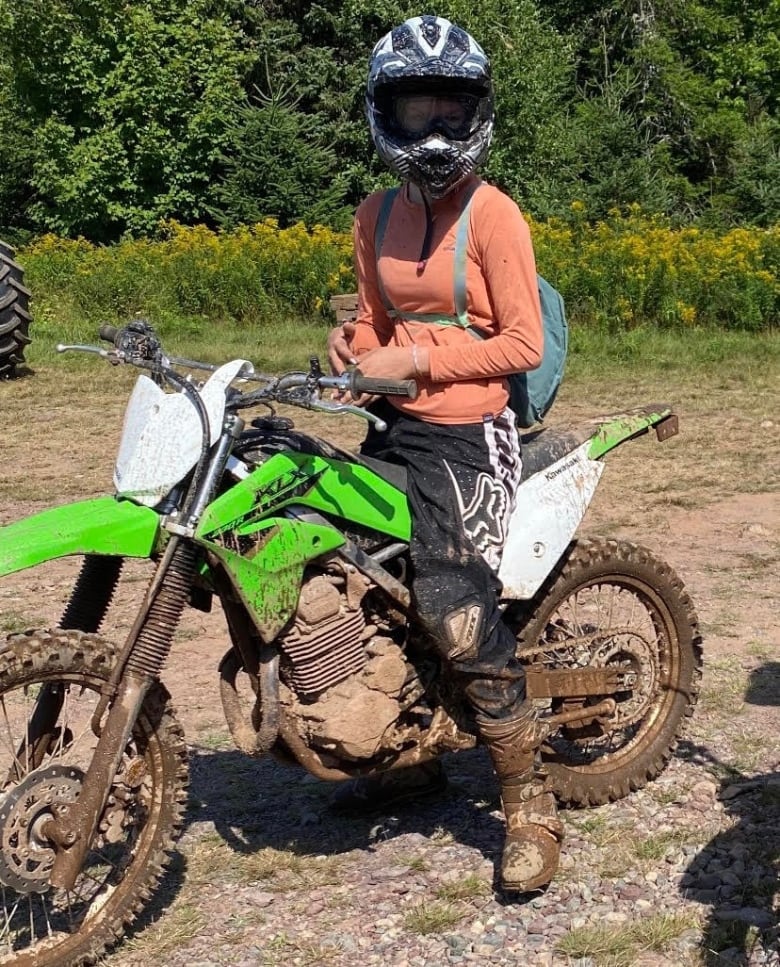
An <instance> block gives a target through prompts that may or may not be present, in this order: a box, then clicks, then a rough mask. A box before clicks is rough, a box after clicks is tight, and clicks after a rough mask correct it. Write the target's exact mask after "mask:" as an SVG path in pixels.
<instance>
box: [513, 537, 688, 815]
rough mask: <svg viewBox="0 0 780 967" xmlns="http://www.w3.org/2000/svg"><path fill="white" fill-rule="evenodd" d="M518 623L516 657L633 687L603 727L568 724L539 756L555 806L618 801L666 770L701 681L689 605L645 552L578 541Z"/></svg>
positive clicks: (554, 706) (573, 703) (556, 702)
mask: <svg viewBox="0 0 780 967" xmlns="http://www.w3.org/2000/svg"><path fill="white" fill-rule="evenodd" d="M536 600H537V601H539V602H540V603H539V604H538V606H537V607H536V609H535V610H532V611H531V613H530V614H529V613H528V612H526V613H525V614H524V615H522V616H520V615H516V618H518V619H519V620H518V625H519V632H518V653H519V655H520V657H521V658H522V659H523V660H524V661H526V662H534V663H539V664H542V665H544V666H545V667H547V668H549V669H556V668H557V669H562V668H568V669H572V670H576V669H581V668H586V667H589V666H590V667H599V668H605V667H615V668H617V669H619V670H620V671H621V672H624V673H627V676H628V677H630V678H632V679H633V681H634V684H633V685H631V686H630V687H627V688H626V689H625V690H624V691H621V692H618V693H617V694H615V695H612V696H611V697H612V698H614V699H615V701H616V703H617V707H616V710H615V713H614V715H613V716H611V717H610V718H609V720H608V721H607V722H605V723H599V722H594V721H591V722H590V723H585V724H582V723H580V724H578V723H572V724H571V725H569V726H563V727H561V728H560V729H558V730H557V731H556V732H554V733H552V734H551V735H550V736H549V738H548V739H547V742H546V743H545V745H544V747H543V749H542V755H543V758H544V762H545V769H546V770H547V771H548V773H549V776H550V780H549V781H550V784H551V786H552V789H553V791H554V792H555V793H556V795H557V796H558V798H559V799H560V800H561V801H562V802H565V803H568V804H570V805H576V806H587V805H599V804H601V803H605V802H609V801H610V800H615V799H620V798H622V797H623V796H626V795H627V794H628V793H629V792H631V791H632V790H636V789H641V788H642V787H643V786H644V785H646V783H647V782H649V781H650V780H651V779H654V778H655V777H656V776H657V775H658V774H659V773H660V772H661V771H662V769H663V768H664V766H665V765H666V763H667V762H668V760H669V758H670V756H671V754H672V751H673V749H674V746H675V743H676V741H677V738H678V734H679V732H680V729H681V726H682V723H683V721H684V720H685V718H686V716H689V715H691V714H692V712H693V708H694V705H695V703H696V700H697V697H698V692H699V684H700V679H701V638H700V635H699V628H698V623H697V620H696V615H695V613H694V609H693V604H692V602H691V599H690V598H689V596H688V594H687V593H686V592H685V590H684V588H683V584H682V582H681V581H680V579H679V578H678V577H677V575H676V574H675V573H674V571H673V570H672V569H671V568H670V567H669V566H668V565H666V564H664V563H662V562H661V561H659V560H657V559H656V558H654V557H653V556H652V554H651V553H650V552H649V551H648V550H646V549H645V548H642V547H638V546H637V545H634V544H630V543H627V542H623V541H614V540H600V539H593V540H584V541H576V542H574V543H573V544H572V545H571V546H570V547H569V550H568V552H567V554H566V557H565V558H564V562H563V564H562V565H561V566H560V567H559V568H558V570H557V572H556V573H555V574H554V575H553V577H552V578H551V580H550V582H549V583H548V585H547V586H546V588H545V589H544V590H543V592H542V593H540V595H539V597H538V598H537V599H536ZM607 697H610V696H607V695H595V696H588V697H587V698H583V699H579V700H577V699H565V700H564V699H547V700H545V701H546V702H547V703H548V704H549V711H551V712H552V713H556V712H561V711H566V710H570V709H573V708H576V707H577V706H582V705H595V704H597V703H599V702H601V701H602V700H603V699H604V698H607Z"/></svg>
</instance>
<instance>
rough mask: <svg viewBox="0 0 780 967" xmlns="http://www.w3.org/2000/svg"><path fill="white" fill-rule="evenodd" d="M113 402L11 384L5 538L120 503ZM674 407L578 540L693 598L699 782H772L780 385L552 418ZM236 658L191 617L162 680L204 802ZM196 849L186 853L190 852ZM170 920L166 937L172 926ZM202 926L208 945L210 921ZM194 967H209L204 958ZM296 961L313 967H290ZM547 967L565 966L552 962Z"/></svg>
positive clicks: (7, 617)
mask: <svg viewBox="0 0 780 967" xmlns="http://www.w3.org/2000/svg"><path fill="white" fill-rule="evenodd" d="M109 378H110V376H109ZM122 379H124V377H122ZM126 382H127V381H126ZM112 391H114V392H116V391H117V390H116V386H114V385H113V384H104V383H102V382H100V381H97V380H95V381H92V382H86V383H85V382H84V381H83V380H82V379H81V378H80V377H78V376H74V375H72V374H71V375H69V374H67V373H66V374H65V375H64V376H58V375H57V374H56V373H50V372H48V371H47V372H43V373H41V374H39V376H37V377H36V378H29V379H24V380H21V381H18V382H17V383H15V384H9V383H7V384H0V412H2V413H3V416H4V423H5V436H4V439H3V464H2V471H0V524H4V523H8V522H10V521H12V520H15V519H17V518H18V517H20V516H22V515H25V514H27V513H30V512H33V511H34V510H37V509H39V508H41V507H45V506H49V505H51V504H53V503H60V502H63V501H66V500H70V499H76V498H78V497H86V496H90V495H93V494H96V493H99V492H101V491H104V490H110V480H111V468H112V463H113V455H114V451H115V447H116V442H117V439H118V433H119V424H120V421H121V411H122V408H123V405H124V398H125V397H124V396H123V395H122V393H121V392H120V393H118V395H113V393H112ZM664 396H666V397H668V398H672V399H675V400H676V401H677V410H678V412H679V414H680V428H681V433H680V435H679V436H678V437H677V438H674V439H672V440H670V441H668V442H666V443H663V444H659V443H657V442H656V441H655V438H654V437H652V436H646V437H644V438H641V439H639V440H637V441H634V442H632V443H630V444H628V445H626V446H623V447H621V448H620V449H619V450H618V451H616V452H615V453H614V454H611V455H610V456H609V457H608V458H607V463H608V468H607V472H606V473H605V475H604V478H603V483H602V485H601V487H600V489H599V492H598V493H597V496H596V499H595V501H594V504H593V505H592V508H591V510H590V511H589V512H588V516H587V518H586V521H585V523H584V525H583V528H582V532H583V533H584V534H596V533H597V534H605V535H606V534H609V535H611V536H615V537H621V538H626V539H629V540H632V541H635V542H638V543H642V544H645V545H647V546H648V547H650V548H652V549H653V551H654V552H655V553H656V554H657V555H658V556H660V557H661V558H663V559H665V560H667V561H668V562H669V563H670V564H671V565H672V567H673V568H674V569H675V570H676V571H677V572H678V574H679V575H680V576H681V577H682V578H683V580H684V582H685V584H686V586H687V588H688V590H689V592H690V594H691V596H692V598H693V601H694V604H695V606H696V609H697V612H698V615H699V618H700V622H701V626H702V631H703V637H704V647H705V673H704V685H703V692H702V699H701V702H700V708H699V710H698V711H697V713H696V715H695V716H694V720H693V732H692V735H693V737H694V739H695V740H696V741H697V742H699V743H702V744H704V745H706V746H707V748H708V749H709V750H710V754H711V757H712V762H711V763H710V764H709V771H707V768H705V767H703V772H702V774H703V775H710V776H715V777H716V778H721V777H723V776H725V775H729V774H730V775H739V776H740V777H742V778H743V779H745V778H747V779H750V778H751V777H757V776H767V775H774V774H776V773H777V772H778V771H780V599H779V596H778V576H779V575H780V490H779V489H778V483H779V481H780V458H779V456H778V454H780V405H779V404H780V388H779V387H778V385H777V381H775V383H774V386H773V385H772V382H771V381H770V382H768V383H767V384H766V386H765V387H764V390H763V392H761V393H758V394H756V393H751V392H749V388H748V387H745V386H744V385H742V384H740V383H738V382H731V381H729V380H728V379H726V380H724V381H723V382H722V383H721V384H720V385H715V386H710V387H708V388H707V390H705V389H703V387H701V386H700V385H699V384H698V381H697V380H696V379H695V378H693V377H692V378H691V379H690V380H689V381H688V382H686V383H685V384H684V385H682V386H671V385H669V386H664V385H661V386H660V387H657V386H654V385H653V384H652V383H650V382H648V383H647V385H644V384H641V383H638V384H637V385H635V386H633V387H631V392H630V393H626V392H625V391H624V392H619V391H618V390H616V389H614V388H613V389H605V388H603V387H601V386H583V385H579V386H573V387H571V388H569V389H568V390H567V392H566V393H564V394H563V395H562V398H561V400H560V401H559V403H558V404H556V410H555V419H554V421H553V422H555V423H556V424H557V423H561V424H573V423H578V422H580V421H583V420H585V419H590V418H592V417H594V416H596V415H597V414H599V413H604V412H616V411H618V412H619V411H620V410H621V409H622V408H624V407H627V406H629V405H631V404H633V403H640V402H646V401H649V400H652V399H653V398H664ZM584 400H587V401H588V402H587V404H586V403H584V402H583V401H584ZM296 422H297V424H298V426H299V427H301V428H304V429H305V428H309V429H314V430H316V432H318V433H320V434H321V435H329V436H330V437H331V438H332V439H339V440H340V442H342V443H345V444H347V445H355V444H356V443H357V441H358V440H359V438H360V436H361V435H362V428H361V427H360V425H359V424H357V423H356V422H355V423H352V422H350V423H347V422H345V421H333V420H330V421H328V420H327V419H325V418H321V417H320V418H317V417H313V416H311V415H310V414H302V415H300V416H299V417H298V418H297V419H296ZM76 567H77V562H74V561H64V562H58V563H56V564H52V565H45V566H43V567H40V568H37V569H35V570H34V571H32V572H28V573H22V574H17V575H12V576H10V577H7V578H5V579H3V580H2V581H0V630H2V631H16V630H21V629H22V628H26V627H44V626H48V625H53V624H55V623H56V622H57V620H58V618H59V616H60V614H61V611H62V608H63V606H64V604H65V602H66V600H67V598H68V594H69V590H70V587H71V585H72V581H73V578H74V575H75V573H76ZM146 573H147V572H146V571H145V565H133V566H132V567H130V568H129V569H128V571H127V578H128V581H127V582H126V588H125V591H124V592H123V596H122V597H121V599H120V600H119V601H118V602H117V604H116V606H115V607H113V608H112V611H111V613H110V615H109V620H108V628H107V633H108V634H109V635H110V636H112V637H114V638H115V639H119V640H120V641H121V640H122V638H123V630H124V629H126V627H127V619H128V617H130V616H131V614H132V610H133V607H134V602H136V601H137V600H138V596H139V594H140V593H141V592H142V590H143V588H144V582H145V578H146ZM226 647H227V644H226V636H225V630H224V624H223V619H222V616H221V614H219V613H218V612H216V613H212V614H210V615H204V614H201V613H198V612H192V613H188V614H187V615H186V617H185V620H184V622H183V624H182V627H181V630H180V632H179V633H178V636H177V640H176V644H175V647H174V651H173V654H172V656H171V660H170V665H169V668H168V669H167V671H166V673H165V676H164V677H165V681H166V684H167V685H168V687H169V689H170V690H171V692H172V695H173V698H174V702H175V705H176V707H177V709H178V711H179V714H180V718H181V720H182V723H183V725H184V728H185V732H186V734H187V737H188V741H189V743H190V745H191V747H192V749H193V752H194V753H195V755H196V757H197V759H198V761H199V766H198V769H199V772H198V776H199V778H198V788H199V789H200V790H201V793H202V790H203V788H208V782H207V780H204V779H203V778H202V776H203V774H204V771H205V770H206V764H207V760H208V756H209V755H210V754H212V753H218V752H220V751H221V752H222V753H224V751H225V750H226V749H227V748H229V745H228V744H227V740H226V730H225V726H224V722H223V720H222V717H221V711H220V708H219V700H218V695H217V681H216V674H215V672H216V665H217V663H218V661H219V659H220V657H221V656H222V654H223V652H224V651H225V649H226ZM740 736H741V740H740V741H737V739H738V737H740ZM204 763H205V764H204ZM204 781H206V786H204ZM299 783H300V779H299V780H297V782H296V786H298V787H299ZM280 788H282V789H283V788H284V781H283V780H280ZM202 835H204V836H206V835H208V834H207V833H203V834H202ZM193 848H194V847H193V844H192V843H191V842H190V844H189V846H188V847H187V849H189V850H190V851H191V850H192V849H193ZM187 902H188V903H189V904H190V905H192V904H193V903H194V904H195V905H196V906H197V904H198V903H199V902H202V903H206V902H207V901H206V900H205V899H203V898H201V900H200V901H199V900H198V899H197V898H195V899H193V897H192V896H190V897H189V899H188V900H187ZM161 915H162V921H161V922H162V923H165V922H166V916H171V917H172V916H173V914H164V913H163V914H161ZM176 922H177V923H178V921H176ZM197 922H198V924H199V931H200V933H201V934H202V931H203V929H204V928H205V929H207V928H206V927H205V924H207V923H208V919H206V920H205V921H204V920H202V919H201V920H198V921H197ZM170 923H171V925H172V926H173V920H171V921H170ZM193 936H194V934H193ZM181 939H182V945H180V949H181V950H185V951H186V949H187V944H188V943H189V942H190V941H191V936H188V935H187V932H186V930H185V931H184V932H183V934H182V938H181ZM137 949H138V951H139V952H137V953H136V955H135V958H136V959H127V960H125V959H123V957H124V956H127V954H124V955H123V954H122V952H121V951H120V952H119V953H118V954H117V955H115V957H116V958H117V959H116V960H115V957H112V958H111V963H114V962H116V964H117V965H121V964H124V963H128V964H129V963H136V964H142V963H152V962H155V961H156V962H160V961H159V960H157V957H158V954H155V953H154V950H153V949H150V950H149V951H147V952H146V953H144V952H143V947H142V946H141V947H139V948H137ZM139 958H140V959H139ZM145 958H146V959H145ZM192 962H193V963H194V962H196V961H195V960H193V961H192ZM197 962H198V963H201V962H202V963H209V962H211V961H208V960H207V959H204V958H203V957H201V958H200V959H199V960H197ZM217 962H218V963H229V962H230V960H215V961H214V963H217ZM235 962H236V963H238V962H239V960H238V959H236V961H235ZM257 962H261V961H257ZM262 962H266V961H262ZM267 962H269V963H270V962H271V961H267ZM273 962H274V963H276V961H273ZM278 962H279V963H283V962H285V960H284V959H280V960H279V961H278ZM287 962H290V963H295V962H298V963H316V962H317V960H316V958H315V959H314V960H310V961H306V960H305V959H304V960H301V959H300V958H298V960H297V961H296V960H295V958H294V957H290V959H289V960H288V961H287ZM410 962H411V961H410ZM442 962H445V961H442ZM447 962H448V961H447ZM529 962H530V961H529ZM597 962H598V961H593V963H597ZM637 962H638V961H637ZM660 962H663V959H662V960H661V961H659V963H660ZM667 962H672V961H667ZM740 962H743V961H740ZM765 962H766V963H769V962H770V961H769V960H766V961H765ZM772 962H773V961H772ZM177 963H178V961H177ZM399 963H400V961H399ZM420 963H430V964H431V965H436V963H437V962H436V961H435V960H429V961H423V960H421V961H420ZM540 963H541V961H540ZM550 963H556V964H557V963H560V964H564V963H568V960H566V958H560V959H555V958H553V960H552V961H550ZM744 963H747V961H744Z"/></svg>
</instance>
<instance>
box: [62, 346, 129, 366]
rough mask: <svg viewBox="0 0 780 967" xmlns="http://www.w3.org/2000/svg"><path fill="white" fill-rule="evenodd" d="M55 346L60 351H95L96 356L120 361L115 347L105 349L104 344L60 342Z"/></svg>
mask: <svg viewBox="0 0 780 967" xmlns="http://www.w3.org/2000/svg"><path fill="white" fill-rule="evenodd" d="M54 348H55V349H56V351H57V352H58V353H70V352H76V353H93V354H94V355H95V356H102V357H103V359H108V360H111V361H112V362H114V361H118V360H117V353H116V350H115V349H103V347H102V346H87V345H81V344H79V343H61V342H58V343H57V345H56V346H55V347H54Z"/></svg>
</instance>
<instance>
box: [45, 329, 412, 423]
mask: <svg viewBox="0 0 780 967" xmlns="http://www.w3.org/2000/svg"><path fill="white" fill-rule="evenodd" d="M98 336H99V338H100V339H101V340H102V341H104V342H108V343H111V344H112V346H113V348H112V349H100V348H99V347H97V346H80V345H79V346H73V345H71V346H63V345H60V346H58V347H57V350H58V351H59V352H65V351H66V350H77V351H81V352H92V353H97V354H98V355H100V356H103V357H104V358H105V359H107V360H109V361H110V362H112V363H114V364H117V363H127V364H130V365H133V366H138V367H140V368H142V369H149V370H152V371H153V372H154V373H156V374H157V377H158V378H162V379H164V380H165V381H167V382H169V383H170V384H171V385H173V386H175V387H176V388H178V389H181V388H182V379H183V377H182V376H181V375H180V374H179V373H177V372H176V370H174V369H173V367H174V366H179V367H185V368H187V369H203V370H209V371H212V372H213V371H214V370H216V369H217V367H216V366H212V365H211V364H208V363H200V362H197V361H196V360H188V359H178V358H176V357H169V356H167V355H166V354H165V353H164V351H163V348H162V345H161V343H160V341H159V339H158V337H157V334H156V333H155V331H154V329H153V328H152V326H151V325H150V324H149V323H148V322H147V321H146V320H143V319H134V320H132V321H131V322H129V323H128V324H127V325H126V326H122V327H121V328H117V327H116V326H111V325H102V326H100V328H99V330H98ZM240 378H241V379H242V380H250V381H252V382H259V383H262V384H263V385H262V387H261V388H260V389H256V390H253V391H250V392H248V393H241V392H239V391H238V390H237V389H236V388H235V387H234V388H233V389H232V390H231V391H230V395H229V406H230V408H231V409H233V410H239V409H244V408H248V407H249V406H253V405H257V404H260V403H265V404H268V403H273V402H278V403H288V404H292V405H296V406H302V407H305V408H307V409H315V410H324V411H328V412H332V413H352V414H354V415H356V416H360V417H362V418H363V419H367V420H370V421H371V422H374V423H377V425H378V428H380V429H381V427H379V424H381V422H382V421H381V420H379V419H378V418H377V417H376V416H374V415H373V414H371V413H370V412H369V411H368V410H366V409H364V408H362V407H358V406H356V405H354V404H351V403H345V402H343V401H340V400H326V399H322V398H321V391H322V390H326V389H334V390H336V391H338V392H339V393H348V394H349V395H350V396H351V397H352V398H353V399H358V398H359V397H361V396H378V395H381V396H404V397H407V398H408V399H416V398H417V393H418V387H417V383H416V381H415V380H413V379H404V380H391V379H382V378H375V377H371V376H364V375H363V374H362V373H361V372H360V370H359V369H355V370H353V371H351V372H345V373H342V374H341V375H340V376H328V375H326V374H324V373H323V372H322V370H321V368H320V364H319V360H318V359H317V358H316V357H312V358H311V359H310V361H309V371H308V372H297V373H287V374H285V375H284V376H281V377H275V376H266V375H263V374H260V373H254V372H253V371H252V370H251V369H249V370H245V371H244V372H243V373H241V374H240ZM193 390H195V386H193ZM195 391H196V390H195ZM383 425H384V424H382V426H383Z"/></svg>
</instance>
